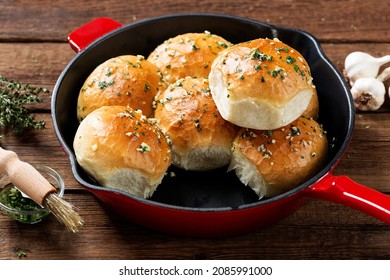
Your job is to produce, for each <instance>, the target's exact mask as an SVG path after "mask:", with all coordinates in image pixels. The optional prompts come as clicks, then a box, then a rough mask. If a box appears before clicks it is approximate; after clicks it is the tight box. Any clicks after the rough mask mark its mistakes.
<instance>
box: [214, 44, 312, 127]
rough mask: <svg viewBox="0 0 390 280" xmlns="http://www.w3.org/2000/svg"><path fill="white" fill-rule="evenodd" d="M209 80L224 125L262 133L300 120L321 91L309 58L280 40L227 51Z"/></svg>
mask: <svg viewBox="0 0 390 280" xmlns="http://www.w3.org/2000/svg"><path fill="white" fill-rule="evenodd" d="M209 80H210V89H211V94H212V95H213V98H214V101H215V103H216V105H217V107H218V110H219V112H220V113H221V115H222V117H223V118H224V119H226V120H228V121H230V122H232V123H234V124H236V125H238V126H241V127H246V128H253V129H260V130H262V129H276V128H279V127H282V126H285V125H287V124H289V123H291V122H292V121H294V120H295V119H297V118H298V117H299V116H300V115H302V113H303V112H304V111H305V110H306V109H307V107H308V105H309V102H310V100H311V98H312V96H313V95H314V94H315V91H316V90H315V87H314V85H313V81H312V80H313V79H312V77H311V74H310V69H309V65H308V64H307V62H306V61H305V59H304V58H303V56H302V55H301V54H300V53H299V52H298V51H296V50H295V49H293V48H292V47H290V46H288V45H286V44H284V43H282V42H280V41H279V40H277V39H274V40H271V39H262V38H261V39H256V40H253V41H249V42H243V43H240V44H237V45H234V46H232V47H229V48H227V49H226V50H224V51H221V52H220V53H219V54H218V57H217V58H216V59H215V60H214V63H213V64H212V67H211V71H210V75H209Z"/></svg>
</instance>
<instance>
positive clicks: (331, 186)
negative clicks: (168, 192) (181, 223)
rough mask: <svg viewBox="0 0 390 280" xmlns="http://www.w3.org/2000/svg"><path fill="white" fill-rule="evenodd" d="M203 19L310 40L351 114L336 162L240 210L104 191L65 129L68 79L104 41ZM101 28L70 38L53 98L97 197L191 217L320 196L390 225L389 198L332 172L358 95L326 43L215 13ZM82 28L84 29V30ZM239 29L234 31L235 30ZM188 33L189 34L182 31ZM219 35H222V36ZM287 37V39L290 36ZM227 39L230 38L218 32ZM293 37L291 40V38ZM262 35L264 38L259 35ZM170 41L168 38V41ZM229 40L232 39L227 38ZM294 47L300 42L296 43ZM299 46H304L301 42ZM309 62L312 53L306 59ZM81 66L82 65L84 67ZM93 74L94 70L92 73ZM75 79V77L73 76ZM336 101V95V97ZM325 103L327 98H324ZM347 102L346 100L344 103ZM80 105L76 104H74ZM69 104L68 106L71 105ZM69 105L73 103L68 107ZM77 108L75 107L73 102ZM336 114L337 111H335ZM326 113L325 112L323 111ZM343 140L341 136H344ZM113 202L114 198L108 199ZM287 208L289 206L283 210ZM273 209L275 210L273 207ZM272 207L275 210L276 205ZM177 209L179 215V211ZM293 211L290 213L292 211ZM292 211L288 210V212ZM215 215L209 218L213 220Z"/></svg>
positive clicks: (103, 22) (103, 23)
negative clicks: (71, 52)
mask: <svg viewBox="0 0 390 280" xmlns="http://www.w3.org/2000/svg"><path fill="white" fill-rule="evenodd" d="M197 18H201V20H205V21H207V20H208V19H210V20H214V19H217V20H222V21H227V22H229V21H232V22H233V23H232V24H234V23H236V24H239V23H245V24H246V25H248V26H254V27H259V28H263V29H266V30H267V31H268V33H267V34H270V35H268V36H274V37H278V38H280V39H282V41H285V42H286V43H289V42H288V41H286V40H283V36H287V37H286V38H290V37H291V34H293V36H295V35H296V36H297V38H294V37H292V40H298V39H304V40H306V41H307V42H308V43H309V44H310V46H309V48H310V50H308V55H310V54H315V56H316V57H317V59H318V61H320V63H322V64H323V66H321V67H322V68H324V67H325V68H326V71H327V73H329V74H330V75H331V76H332V80H331V81H329V82H331V83H336V84H337V85H338V88H339V89H340V91H342V92H341V93H336V94H334V95H335V97H334V98H335V99H340V100H335V102H337V101H340V102H342V103H343V104H342V105H340V106H339V107H340V108H341V110H343V111H344V112H343V115H344V116H345V119H343V120H342V122H344V123H345V124H344V125H345V129H344V130H345V131H344V132H343V133H342V134H343V135H342V136H341V137H339V139H337V141H338V142H337V148H336V150H335V151H333V153H332V156H331V158H330V159H329V160H328V162H327V164H326V166H324V168H323V169H322V170H321V171H320V172H319V173H317V174H316V175H315V176H314V177H312V178H311V179H310V180H308V181H306V182H305V183H304V184H302V185H300V186H298V187H296V188H294V189H293V190H291V191H289V192H286V193H284V194H282V195H279V196H276V197H274V198H270V199H266V200H260V201H253V202H250V203H244V204H242V205H239V206H237V207H226V206H222V207H199V208H198V207H192V206H191V207H189V206H180V205H173V204H169V203H163V202H159V201H155V200H149V199H142V198H138V197H135V196H132V195H129V194H127V193H124V192H122V191H119V190H113V189H107V188H104V187H101V186H99V185H98V184H96V183H95V182H93V180H87V179H86V177H85V174H83V172H82V170H81V168H80V166H78V164H77V162H76V159H75V155H74V151H73V149H72V146H71V143H72V137H73V136H74V128H73V131H72V129H70V130H71V132H72V133H73V135H72V133H70V134H71V135H69V133H67V132H68V131H64V130H66V129H64V125H63V123H64V122H66V121H68V120H67V119H66V117H65V120H61V118H62V117H61V114H60V113H61V109H59V108H58V107H61V105H60V102H61V101H62V100H60V98H59V97H58V95H57V93H58V91H59V90H60V88H61V87H62V86H63V84H64V83H66V82H67V79H69V78H68V77H67V76H69V72H72V71H76V72H77V69H76V70H74V68H77V67H75V65H76V64H77V63H78V60H80V59H83V56H84V55H85V53H88V52H93V51H94V49H95V48H99V46H100V45H101V44H102V42H103V43H104V41H107V40H110V39H112V38H113V37H115V36H120V35H121V33H125V32H127V31H129V30H130V29H136V28H142V27H143V26H144V25H145V26H150V25H152V24H154V25H155V26H159V24H161V22H164V21H170V20H172V21H174V22H175V21H179V22H180V20H188V19H197ZM97 22H98V27H96V22H94V23H93V24H92V27H93V28H97V29H100V31H99V32H101V33H106V32H108V33H107V34H105V35H102V36H101V37H100V38H97V37H96V34H95V33H94V30H93V28H92V29H91V25H89V24H87V25H85V26H84V27H82V28H80V29H81V30H83V29H84V31H86V32H87V34H86V35H85V32H84V35H81V37H79V38H77V36H79V35H80V33H79V32H76V33H72V34H70V37H69V42H70V43H71V45H72V47H73V48H74V49H75V50H76V51H78V52H79V53H78V54H77V55H76V56H75V58H74V59H73V60H72V61H71V62H70V63H69V64H68V66H67V67H66V68H65V69H64V71H63V73H62V74H61V76H60V77H59V79H58V81H57V83H56V86H55V88H54V90H53V98H52V116H53V123H54V129H55V132H56V134H57V137H58V139H59V141H60V144H61V145H62V147H63V148H64V150H65V152H66V153H67V154H68V156H69V158H70V161H71V166H72V172H73V174H74V176H75V178H76V180H77V181H78V182H79V183H80V184H82V185H84V186H85V187H86V188H87V189H89V190H90V191H91V192H92V193H94V194H95V195H97V196H98V197H99V198H101V199H102V200H105V194H106V195H107V197H109V196H112V195H113V194H115V195H114V196H115V197H117V198H119V200H120V201H121V202H125V201H136V202H138V203H139V204H145V205H151V206H157V207H159V208H160V209H167V210H169V209H171V210H174V211H176V210H177V211H179V212H186V213H209V212H211V213H227V212H232V211H233V212H234V211H236V210H246V209H253V208H262V207H265V208H267V205H268V206H270V205H272V204H278V205H279V204H281V205H283V201H288V200H290V199H291V200H293V199H294V198H295V197H298V198H301V197H317V198H321V199H326V200H330V201H333V202H336V203H340V204H344V205H346V206H349V207H353V208H356V209H358V210H360V211H362V212H365V213H367V214H369V215H372V216H374V217H376V218H377V219H379V220H382V221H384V222H386V223H389V224H390V199H389V197H388V196H386V195H384V194H382V193H380V192H377V191H375V190H372V189H370V188H367V187H365V186H361V185H359V184H357V183H355V182H353V181H352V180H351V179H349V178H348V177H346V176H334V175H333V174H332V170H333V168H334V167H335V166H336V164H337V162H338V161H339V160H340V158H341V157H342V155H343V153H344V152H345V150H346V148H347V146H348V144H349V142H350V140H351V137H352V132H353V126H354V114H355V110H354V105H353V101H352V97H351V95H350V92H349V87H348V86H347V84H346V83H345V81H344V79H343V77H342V75H341V74H340V73H339V72H338V70H337V69H336V67H334V66H333V64H332V63H331V62H330V61H329V60H328V58H327V57H326V55H325V54H324V52H323V51H322V49H321V47H320V44H319V43H318V41H317V40H316V39H315V38H314V37H313V36H311V35H310V34H308V33H307V32H303V31H300V30H295V29H288V28H282V27H275V26H271V25H268V24H265V23H261V22H258V21H254V20H250V19H243V18H239V17H233V16H224V15H211V14H191V15H173V16H172V15H171V16H165V17H158V18H152V19H147V20H143V21H139V22H136V23H134V24H130V25H127V26H122V25H121V24H119V23H116V22H115V21H112V20H109V19H98V21H97ZM210 28H211V27H210ZM80 29H78V31H80ZM233 29H234V28H233ZM182 33H184V32H182ZM216 34H218V33H216ZM286 34H287V35H286ZM218 35H222V36H223V37H225V36H224V34H218ZM289 36H290V37H289ZM259 37H260V36H259ZM166 39H167V38H166ZM227 39H229V38H227ZM294 43H296V42H295V41H294ZM298 44H299V43H298ZM154 47H155V46H151V48H154ZM111 55H112V56H113V54H109V55H108V56H107V58H109V57H110V56H111ZM304 56H305V58H306V55H304ZM312 64H313V65H310V63H309V65H310V66H311V67H312V66H314V68H315V67H316V64H317V62H316V61H315V60H313V61H312ZM78 67H79V66H78ZM87 72H88V71H87ZM70 79H71V78H70ZM338 94H340V95H342V97H337V95H338ZM332 98H333V97H332ZM320 99H321V96H320ZM341 99H342V100H341ZM72 102H74V100H73V101H72ZM65 103H66V102H65ZM67 105H69V104H67ZM73 105H75V104H73ZM322 105H323V104H322V103H321V100H320V110H321V108H322V110H323V109H324V108H323V107H322ZM329 107H330V106H329V104H328V105H327V108H325V110H332V108H329ZM62 112H64V109H62ZM335 113H337V112H336V111H335ZM320 114H321V113H320ZM338 136H340V135H338ZM108 200H110V198H108ZM282 207H283V206H282ZM268 208H269V207H268ZM271 208H272V206H271ZM177 211H176V212H177ZM292 211H293V210H291V211H290V212H292ZM287 212H288V210H287ZM208 217H209V216H208Z"/></svg>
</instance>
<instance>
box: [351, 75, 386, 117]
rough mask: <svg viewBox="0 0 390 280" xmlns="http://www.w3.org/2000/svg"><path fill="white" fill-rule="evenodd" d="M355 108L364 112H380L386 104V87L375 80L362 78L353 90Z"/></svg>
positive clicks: (356, 82)
mask: <svg viewBox="0 0 390 280" xmlns="http://www.w3.org/2000/svg"><path fill="white" fill-rule="evenodd" d="M351 93H352V97H353V100H354V103H355V107H356V108H357V109H359V110H362V111H374V110H378V109H379V108H380V106H382V104H383V103H384V102H385V94H386V89H385V85H384V84H383V83H382V82H381V81H379V80H377V79H375V78H360V79H357V80H356V81H355V83H354V84H353V86H352V88H351Z"/></svg>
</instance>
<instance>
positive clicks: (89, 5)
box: [0, 0, 390, 43]
mask: <svg viewBox="0 0 390 280" xmlns="http://www.w3.org/2000/svg"><path fill="white" fill-rule="evenodd" d="M157 5H158V8H156V7H155V6H157ZM42 7H45V9H42ZM385 10H388V3H387V2H386V1H380V0H373V1H362V0H359V1H355V2H354V3H353V4H352V3H351V2H349V1H337V2H336V1H335V2H333V3H332V2H329V1H314V2H313V1H289V0H282V1H250V0H242V1H232V0H227V1H226V0H224V1H221V0H218V1H211V0H202V1H198V2H194V1H192V0H179V1H176V0H175V1H173V0H167V1H164V5H160V4H159V3H158V2H156V3H153V2H148V1H132V3H131V5H129V4H128V3H127V2H125V1H119V0H110V1H88V2H77V1H76V2H75V1H70V0H61V1H55V2H53V1H49V0H43V1H26V0H24V1H2V2H1V3H0V18H1V21H2V24H1V26H0V40H2V41H4V40H7V41H9V40H12V41H17V40H23V41H65V39H66V37H67V35H68V34H69V33H70V32H71V31H73V30H74V29H76V28H77V27H79V26H81V25H83V24H85V23H87V22H89V21H90V20H92V19H94V18H97V17H102V16H104V17H111V18H113V19H115V20H117V21H119V22H121V23H123V24H130V23H133V22H135V21H139V20H143V19H146V18H150V17H155V16H165V15H169V14H178V13H217V14H227V15H236V16H241V17H247V18H251V19H254V20H258V21H263V22H267V23H270V24H273V25H280V26H285V27H292V28H299V29H304V30H306V31H308V32H310V33H312V34H313V35H315V36H316V37H318V38H319V39H320V40H325V41H351V42H357V41H365V42H367V41H371V42H387V43H388V42H390V32H389V31H388V28H386V27H387V26H389V25H390V17H389V16H388V15H386V13H383V12H382V11H385Z"/></svg>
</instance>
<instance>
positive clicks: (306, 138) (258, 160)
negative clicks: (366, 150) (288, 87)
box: [229, 117, 328, 198]
mask: <svg viewBox="0 0 390 280" xmlns="http://www.w3.org/2000/svg"><path fill="white" fill-rule="evenodd" d="M327 147H328V144H327V138H326V135H325V133H324V131H323V129H322V127H321V126H320V125H319V124H318V123H317V122H316V121H314V120H313V119H312V118H305V117H299V118H298V119H297V120H295V121H294V122H292V123H291V124H289V125H287V126H284V127H282V128H279V129H276V130H254V129H245V128H242V130H241V131H240V132H239V134H238V136H237V137H236V139H235V140H234V142H233V157H232V162H231V164H230V166H229V170H235V172H236V174H237V176H238V178H239V179H240V180H241V182H242V183H243V184H245V185H248V186H249V187H251V188H252V189H253V190H254V191H255V192H256V194H257V195H259V198H262V197H264V196H265V197H273V196H276V195H278V194H281V193H283V192H286V191H288V190H291V189H292V188H294V187H297V186H298V185H300V184H301V183H303V182H305V181H306V180H308V179H309V178H311V177H312V176H313V175H314V174H315V173H317V172H318V171H319V169H320V168H321V167H323V164H324V163H325V160H326V157H327V149H328V148H327Z"/></svg>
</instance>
